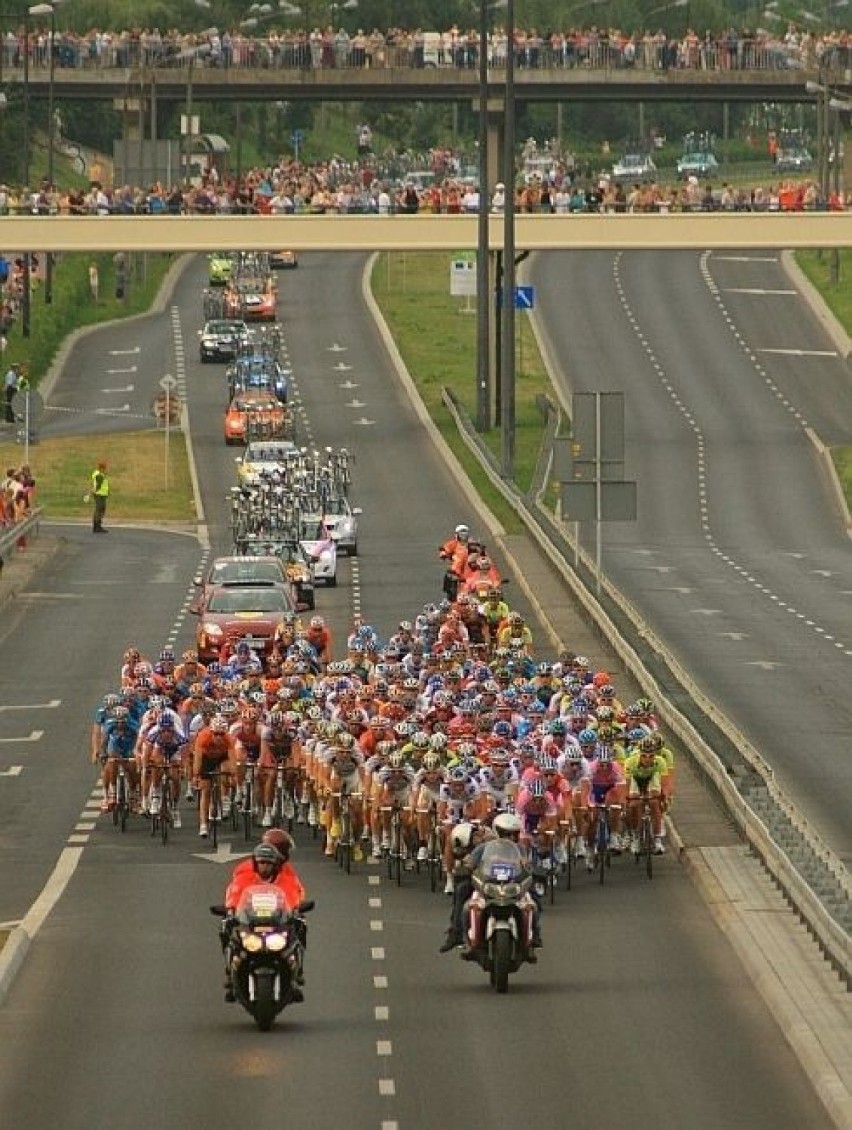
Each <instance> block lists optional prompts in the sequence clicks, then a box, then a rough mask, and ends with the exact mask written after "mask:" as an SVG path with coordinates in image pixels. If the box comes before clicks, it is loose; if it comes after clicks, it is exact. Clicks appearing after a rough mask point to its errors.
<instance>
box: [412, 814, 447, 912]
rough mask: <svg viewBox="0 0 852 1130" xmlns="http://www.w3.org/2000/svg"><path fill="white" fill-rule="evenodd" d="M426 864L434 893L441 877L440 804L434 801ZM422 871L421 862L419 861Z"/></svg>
mask: <svg viewBox="0 0 852 1130" xmlns="http://www.w3.org/2000/svg"><path fill="white" fill-rule="evenodd" d="M426 866H427V868H428V869H429V887H430V889H431V891H432V894H434V893H435V891H437V889H438V883H439V882H440V879H441V866H442V858H441V836H440V832H439V830H438V806H437V805H436V804H435V802H434V801H433V802H432V803H431V805H430V806H429V836H428V838H427V840H426ZM417 870H418V872H419V871H420V863H419V861H418V863H417Z"/></svg>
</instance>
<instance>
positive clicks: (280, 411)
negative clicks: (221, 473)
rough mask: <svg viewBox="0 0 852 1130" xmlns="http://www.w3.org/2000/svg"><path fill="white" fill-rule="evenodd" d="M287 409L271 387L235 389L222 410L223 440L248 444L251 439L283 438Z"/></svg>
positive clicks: (286, 421)
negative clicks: (223, 416)
mask: <svg viewBox="0 0 852 1130" xmlns="http://www.w3.org/2000/svg"><path fill="white" fill-rule="evenodd" d="M287 424H288V412H287V409H286V408H285V407H284V405H283V404H282V403H281V401H280V400H279V399H278V397H277V396H276V395H275V393H274V392H272V390H271V389H249V390H246V391H244V392H242V391H241V392H238V393H237V394H236V395H235V396H234V398H233V400H232V401H231V403H230V404H229V405H228V409H227V411H226V412H225V443H226V444H231V443H247V442H248V441H249V440H250V439H255V438H260V437H266V438H268V439H274V438H283V436H284V434H285V431H286V429H287Z"/></svg>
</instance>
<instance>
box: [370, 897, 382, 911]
mask: <svg viewBox="0 0 852 1130" xmlns="http://www.w3.org/2000/svg"><path fill="white" fill-rule="evenodd" d="M367 906H369V907H370V909H371V910H381V909H382V900H381V899H380V898H372V899H367Z"/></svg>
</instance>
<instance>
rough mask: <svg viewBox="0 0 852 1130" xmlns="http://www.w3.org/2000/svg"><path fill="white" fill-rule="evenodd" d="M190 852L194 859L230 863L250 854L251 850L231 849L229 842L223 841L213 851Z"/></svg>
mask: <svg viewBox="0 0 852 1130" xmlns="http://www.w3.org/2000/svg"><path fill="white" fill-rule="evenodd" d="M192 854H193V855H194V856H195V858H196V859H206V860H207V862H208V863H231V862H232V861H233V860H235V859H243V858H245V856H247V855H251V851H232V850H231V845H230V844H229V843H223V844H219V846H218V847H217V848H216V850H215V851H208V852H201V851H194V852H193V853H192Z"/></svg>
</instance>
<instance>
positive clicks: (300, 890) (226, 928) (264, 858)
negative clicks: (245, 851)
mask: <svg viewBox="0 0 852 1130" xmlns="http://www.w3.org/2000/svg"><path fill="white" fill-rule="evenodd" d="M292 848H293V840H292V837H291V836H290V835H289V833H288V832H285V831H284V830H283V829H282V828H270V829H269V830H268V831H267V832H265V833H264V835H263V839H262V840H261V842H260V843H259V844H258V845H257V847H256V848H255V849H254V851H253V852H252V854H251V859H248V860H243V861H242V862H241V863H239V864H238V865H237V867H236V868H235V869H234V873H233V875H232V876H231V881H230V882H229V884H228V887H227V890H226V891H225V910H226V919H225V923H224V925H223V931H222V945H223V949H224V951H225V962H226V968H225V1000H226V1001H227V1002H228V1003H232V1002H233V1001H234V1000H235V999H236V997H235V994H234V988H233V982H232V977H231V963H232V955H231V950H230V940H231V930H232V925H233V920H234V914H235V911H236V908H237V906H238V905H239V901H240V898H241V896H242V894H243V892H244V891H245V890H246V889H247V888H248V887H254V886H259V885H262V884H264V883H268V884H270V886H276V887H277V888H278V889H279V890H280V891H281V893H282V894H283V895H284V898H285V900H286V902H287V906H288V907H290V908H291V909H292V910H294V911H295V910H296V909H297V907H298V906H299V905H300V903H301V902H303V901H304V897H305V888H304V887H303V886H302V883H301V880H300V879H299V877H298V875H297V874H296V871H295V869H294V868H293V867H292V866H291V865H290V863H289V856H290V851H291V850H292ZM297 931H298V935H299V943H300V949H299V967H298V969H297V971H296V974H295V978H294V980H295V982H296V983H295V984H294V985H293V986H292V987H291V991H292V996H293V1000H294V1002H297V1003H298V1002H300V1001H303V1000H304V994H303V992H302V990H301V988H300V986H301V985H303V984H304V983H305V975H304V967H303V956H304V948H305V945H306V943H307V928H306V926H305V923H304V922H303V921H302V920H301V919H297Z"/></svg>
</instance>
